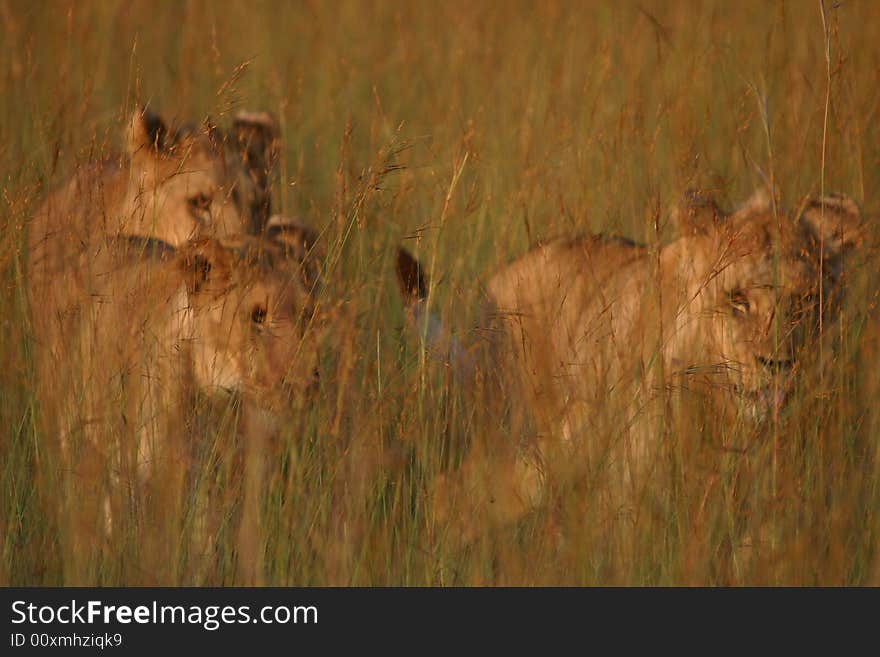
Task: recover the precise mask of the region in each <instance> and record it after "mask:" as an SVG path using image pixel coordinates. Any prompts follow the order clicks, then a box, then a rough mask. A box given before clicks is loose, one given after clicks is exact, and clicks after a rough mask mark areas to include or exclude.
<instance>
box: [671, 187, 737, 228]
mask: <svg viewBox="0 0 880 657" xmlns="http://www.w3.org/2000/svg"><path fill="white" fill-rule="evenodd" d="M724 217H725V215H724V213H723V212H722V211H721V210H720V209H719V208H718V204H717V203H716V202H715V198H714V197H713V196H711V195H710V194H708V193H707V192H703V191H701V190H698V189H688V190H687V191H686V192H685V193H684V197H683V198H682V199H681V200H680V201H679V202H678V203H677V204H676V205H675V206H674V207H673V209H672V219H673V221H674V222H675V223H677V224H678V227H679V230H680V231H681V234H682V235H695V234H697V233H705V232H707V231H709V230H711V229H712V228H714V227H715V226H718V225H719V224H720V223H721V222H722V221H724Z"/></svg>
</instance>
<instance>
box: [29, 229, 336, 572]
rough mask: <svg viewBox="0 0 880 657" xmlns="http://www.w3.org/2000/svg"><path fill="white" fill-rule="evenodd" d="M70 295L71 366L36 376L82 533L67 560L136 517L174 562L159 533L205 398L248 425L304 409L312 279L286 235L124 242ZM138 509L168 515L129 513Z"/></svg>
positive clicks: (312, 333) (67, 360)
mask: <svg viewBox="0 0 880 657" xmlns="http://www.w3.org/2000/svg"><path fill="white" fill-rule="evenodd" d="M279 231H283V232H284V234H285V237H288V238H290V235H291V234H292V233H296V234H299V230H298V229H297V228H295V227H290V228H283V229H279ZM279 235H280V233H279ZM64 284H65V285H66V286H67V290H66V294H67V296H68V298H71V299H77V300H78V303H76V304H74V305H72V306H71V309H70V311H69V312H68V313H67V314H66V315H65V316H64V320H63V323H62V324H61V326H60V328H61V331H59V333H58V335H59V336H63V346H60V348H59V349H57V351H58V352H62V351H63V352H64V358H62V359H59V360H58V361H56V362H55V364H54V366H53V367H51V368H47V369H45V370H44V371H42V372H40V373H39V374H40V376H41V377H42V380H43V381H44V385H43V386H41V390H42V391H43V393H44V394H43V395H42V398H41V403H42V406H43V407H42V409H41V410H42V414H43V417H44V427H45V428H46V435H48V436H51V435H58V436H59V437H60V439H61V440H60V445H59V446H60V452H59V453H58V457H59V462H60V463H63V464H64V468H65V470H66V471H69V472H70V473H72V474H73V475H74V476H72V477H70V478H69V482H70V487H71V489H70V490H69V493H70V494H69V496H68V499H69V500H71V501H74V500H75V502H74V503H73V505H71V506H69V507H68V509H67V511H68V512H67V514H66V515H67V517H68V519H69V521H71V522H75V523H78V524H79V526H76V527H74V528H73V529H72V531H71V532H69V533H67V535H68V536H74V537H78V539H79V540H82V541H83V542H84V545H79V546H72V549H71V550H69V551H68V553H69V554H71V555H78V554H83V551H84V550H85V553H86V554H88V553H89V547H90V546H91V545H92V543H93V542H94V541H99V542H100V540H102V537H103V538H106V536H105V534H106V530H107V527H106V526H105V525H106V523H107V522H108V521H110V520H112V522H113V523H114V524H116V523H117V522H118V519H119V518H129V519H135V521H136V522H142V521H143V522H152V523H153V524H152V526H151V528H150V530H149V531H148V532H144V534H143V536H144V537H146V540H150V541H155V543H151V544H152V547H153V549H154V550H158V552H157V554H162V555H166V556H167V551H166V548H167V547H168V546H167V545H166V546H164V547H163V546H162V542H161V541H162V539H163V538H164V539H169V540H170V539H171V538H172V536H170V535H166V534H163V533H162V532H160V531H158V527H160V526H162V521H161V519H162V518H180V517H183V515H185V514H184V513H183V511H184V509H185V507H182V506H180V505H181V504H185V502H186V497H185V495H184V490H185V488H184V486H183V483H184V481H185V479H186V477H185V475H186V472H187V470H188V468H189V467H190V463H191V462H192V458H193V454H194V451H195V450H197V449H198V444H197V438H198V436H193V435H191V433H190V430H189V427H191V426H192V424H193V412H194V408H195V404H194V400H195V398H196V396H197V395H200V396H203V397H207V398H211V397H215V398H216V397H219V398H221V399H225V400H231V399H232V397H231V396H235V397H238V398H240V399H241V404H242V409H243V413H244V414H245V421H246V422H250V421H251V415H259V416H261V421H262V422H264V423H265V421H266V420H265V417H269V418H271V417H281V415H280V414H281V411H283V409H284V408H285V407H287V406H289V405H290V403H291V400H292V399H297V398H301V397H302V396H303V395H304V394H305V393H306V391H307V390H308V389H309V388H311V387H312V386H313V385H314V384H315V382H316V379H315V376H316V375H315V371H316V370H315V368H316V358H317V346H318V343H319V342H320V339H321V336H322V330H321V321H320V319H319V317H318V316H317V313H316V311H315V307H314V303H313V300H314V292H315V290H314V285H315V282H314V281H313V280H312V279H311V278H310V276H309V275H308V274H307V272H305V270H304V269H303V268H302V259H301V258H300V257H299V256H298V254H296V253H294V252H292V251H291V248H290V246H289V244H287V243H285V241H284V240H282V239H279V236H278V235H276V236H274V237H272V236H269V237H265V238H257V237H242V236H239V237H235V238H225V239H223V240H218V239H216V238H201V239H197V240H193V241H190V242H187V243H185V244H183V245H181V246H180V247H179V248H178V249H175V248H174V247H172V246H170V245H168V244H166V243H164V242H161V241H159V240H155V239H152V238H147V239H144V238H137V237H128V236H121V237H117V238H111V239H108V240H105V241H104V242H103V243H101V244H100V245H99V248H98V249H97V250H96V251H95V252H94V253H85V254H83V255H82V263H81V266H80V267H76V268H73V269H72V270H71V272H70V274H69V275H68V277H67V278H66V279H65V281H64ZM226 403H228V402H226ZM252 437H253V438H254V439H256V440H260V439H261V438H262V437H261V436H250V435H248V436H246V438H252ZM157 482H158V483H157ZM102 500H105V501H102ZM111 500H112V503H111V502H110V501H111ZM143 500H152V502H153V503H151V504H149V505H148V508H149V509H152V511H153V513H154V514H156V513H158V514H159V515H157V516H154V517H152V520H150V519H149V518H146V519H144V517H142V516H141V515H140V514H134V515H133V516H132V515H130V514H126V513H122V510H124V509H126V508H137V506H139V505H140V504H141V502H142V501H143ZM132 505H134V507H132ZM81 565H82V564H80V566H81ZM80 572H81V571H80Z"/></svg>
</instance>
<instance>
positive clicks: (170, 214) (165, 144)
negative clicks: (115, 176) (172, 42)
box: [117, 111, 275, 246]
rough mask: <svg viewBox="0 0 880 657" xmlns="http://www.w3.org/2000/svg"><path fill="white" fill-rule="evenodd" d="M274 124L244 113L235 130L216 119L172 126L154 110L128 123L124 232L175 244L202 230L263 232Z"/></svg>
mask: <svg viewBox="0 0 880 657" xmlns="http://www.w3.org/2000/svg"><path fill="white" fill-rule="evenodd" d="M274 152H275V139H274V124H273V123H272V122H271V120H270V119H269V118H268V117H264V116H263V115H252V114H251V113H248V114H243V115H241V116H239V117H237V118H236V120H235V123H234V124H233V130H232V133H231V134H228V135H227V134H223V133H221V132H220V131H219V130H218V129H216V128H214V127H213V126H206V127H205V129H204V130H196V129H194V128H185V129H181V130H178V131H176V132H173V133H172V132H171V131H169V130H168V128H166V126H165V124H164V122H163V121H162V120H161V119H160V118H159V117H158V116H155V115H153V114H151V113H150V112H147V111H144V112H136V113H135V115H134V116H133V117H132V120H131V123H130V125H129V128H128V155H129V159H130V172H129V180H128V185H127V188H126V192H125V197H124V200H123V207H122V208H121V210H120V216H121V217H123V219H122V221H123V225H122V226H121V227H120V230H119V231H117V232H121V233H127V234H132V235H144V236H151V237H156V238H159V239H162V240H164V241H165V242H168V243H169V244H172V245H175V246H177V245H180V244H183V243H184V242H185V241H186V240H188V239H190V238H192V237H195V236H198V235H217V236H224V235H231V234H236V233H240V232H251V233H256V232H259V230H261V229H262V227H263V226H265V222H266V220H267V219H268V217H269V212H270V207H269V190H268V185H269V169H270V168H271V166H272V163H273V160H274Z"/></svg>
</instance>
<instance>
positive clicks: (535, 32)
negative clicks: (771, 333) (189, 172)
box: [0, 0, 880, 586]
mask: <svg viewBox="0 0 880 657" xmlns="http://www.w3.org/2000/svg"><path fill="white" fill-rule="evenodd" d="M878 35H880V5H878V4H877V3H875V2H870V1H868V0H864V1H858V0H850V1H847V2H842V3H834V2H831V1H826V2H825V3H824V7H823V5H822V3H820V2H818V1H812V0H809V1H808V0H804V1H781V0H773V1H771V0H765V1H754V2H753V1H748V2H727V1H721V0H705V1H698V0H693V1H690V2H684V1H682V2H674V1H669V2H651V1H650V0H645V1H644V2H632V1H630V0H621V1H618V2H600V1H595V2H593V1H590V2H555V1H548V2H519V1H515V2H459V1H457V0H453V1H450V2H429V1H425V0H414V1H408V2H393V1H392V2H352V1H349V0H342V1H340V2H246V3H245V2H231V1H224V2H207V1H199V0H192V1H188V2H140V1H125V2H117V1H115V0H105V1H102V2H24V1H21V2H20V1H16V0H12V1H10V0H0V188H2V194H0V208H2V210H0V322H2V333H0V584H3V585H7V586H28V585H71V584H86V585H129V584H167V585H236V584H243V583H256V584H271V585H281V586H292V585H356V586H361V585H374V586H385V585H405V586H414V585H418V586H472V585H528V586H533V585H661V586H667V585H838V586H839V585H844V586H850V585H880V513H878V512H880V452H878V447H880V410H878V408H877V406H878V394H880V385H878V383H880V379H878V366H880V318H878V316H877V308H876V304H877V292H878V289H880V288H878V284H880V277H878V276H877V273H876V267H877V262H878V260H877V258H876V257H874V256H873V252H874V249H875V248H876V244H878V243H880V242H878V238H880V227H878V224H877V221H878V219H876V217H880V215H878V211H880V197H878V193H877V189H878V183H880V128H878V122H880V114H878V106H880V41H878ZM143 104H147V105H149V107H150V108H152V109H154V110H155V111H158V112H160V113H162V115H163V116H164V117H166V118H167V119H168V120H169V121H171V122H174V121H181V122H182V121H192V122H195V123H199V122H201V121H203V120H204V119H206V118H207V117H210V119H211V120H212V121H216V122H217V123H220V124H223V123H228V121H229V120H230V117H231V116H232V115H233V113H234V112H236V111H238V110H241V109H254V110H263V111H268V112H269V113H271V114H272V115H273V116H274V117H276V119H277V122H278V125H279V129H280V144H281V152H280V156H279V158H278V165H277V168H276V171H275V172H274V174H273V178H272V201H273V206H274V209H275V211H278V212H282V213H284V214H285V215H289V216H294V217H297V218H298V219H300V220H301V221H303V222H305V223H307V224H309V225H311V226H313V227H314V228H315V229H316V230H317V231H319V233H320V236H321V237H320V240H321V243H322V245H323V248H324V249H325V251H326V253H327V254H328V255H327V258H326V259H325V261H324V264H323V274H324V279H325V280H326V281H327V285H326V287H325V289H324V291H323V292H322V293H321V294H323V295H326V296H327V299H328V303H333V304H336V305H338V306H339V307H341V308H342V313H343V315H344V317H346V318H347V319H346V321H344V322H343V321H340V322H339V324H338V326H337V327H336V329H337V330H336V335H335V341H334V342H333V343H331V344H327V345H325V346H324V347H322V351H321V354H320V358H319V363H320V366H319V369H320V389H319V391H318V392H317V394H315V395H314V396H313V398H311V399H309V400H308V403H303V404H300V405H298V406H297V407H296V408H294V409H291V413H290V414H289V415H290V420H289V422H288V423H287V425H286V426H285V428H284V430H283V431H282V432H281V436H280V439H279V440H278V441H276V442H275V443H273V445H272V446H271V448H270V449H272V450H273V452H272V459H271V463H272V467H270V469H269V471H268V473H267V476H266V477H265V481H263V482H261V483H262V484H263V490H262V492H261V493H260V494H254V492H253V491H250V492H249V491H247V490H245V489H244V488H245V486H244V484H243V481H245V480H246V478H245V477H244V476H243V474H242V472H243V470H244V469H245V467H246V466H245V465H243V462H244V461H245V460H246V459H245V455H246V454H247V445H244V444H242V442H243V441H242V440H241V434H240V432H239V431H238V428H237V427H238V424H237V422H236V416H237V413H238V411H239V409H238V407H237V406H236V404H235V403H234V402H233V401H230V402H228V403H227V404H225V405H223V404H221V405H220V407H219V408H218V407H217V406H218V405H217V403H216V402H214V403H209V402H208V401H207V400H201V401H200V402H199V404H200V407H199V408H196V409H193V412H192V422H193V423H196V426H197V429H198V430H197V431H195V434H196V435H197V438H198V441H199V445H198V446H197V449H196V452H197V454H198V455H199V457H198V460H197V462H196V463H195V465H194V466H193V468H192V471H191V473H190V475H191V476H190V483H189V485H188V488H187V493H186V494H185V496H184V498H183V499H180V500H173V501H171V502H169V503H168V505H167V508H165V509H164V510H163V514H162V515H163V523H164V524H163V526H164V527H166V528H167V527H168V526H173V527H174V528H175V529H174V531H173V532H169V533H167V534H163V536H165V538H164V539H163V543H164V544H163V546H162V550H163V552H162V554H163V555H165V556H164V557H163V558H161V559H158V558H156V556H155V554H153V551H154V550H155V549H156V545H155V541H151V540H150V539H149V536H150V527H149V518H147V519H146V520H145V519H140V520H135V519H129V520H126V519H125V518H122V519H120V520H115V521H114V527H113V531H112V532H111V533H108V532H106V531H104V530H102V529H101V528H99V527H96V526H94V525H91V526H88V525H87V524H85V523H76V522H71V521H70V518H69V511H70V509H71V508H72V505H73V507H75V506H76V504H78V503H81V502H80V500H79V499H77V496H76V493H75V491H76V490H77V485H78V483H77V482H76V481H71V477H74V476H75V475H74V474H73V473H72V472H70V471H68V470H66V469H65V467H64V465H63V464H62V463H61V462H60V461H59V460H58V458H57V450H56V449H53V448H52V445H53V441H56V440H57V437H56V436H51V435H45V432H44V431H43V430H42V429H41V423H40V413H41V400H40V399H38V398H37V396H36V394H35V382H34V381H35V369H34V353H35V350H36V349H38V348H39V345H37V344H35V343H34V341H33V336H32V334H31V331H30V325H31V321H30V308H31V307H32V306H35V305H38V304H40V303H41V300H40V299H29V298H28V293H27V286H26V281H27V276H28V269H27V231H28V227H29V223H30V221H31V217H32V216H33V213H34V212H35V211H36V210H37V208H38V207H39V204H40V202H41V199H43V198H44V197H45V195H46V193H47V191H48V190H51V189H53V188H56V187H57V186H59V185H61V184H62V183H63V182H64V181H65V180H66V179H68V178H69V176H70V175H71V174H72V173H73V172H74V171H75V170H76V169H77V167H81V166H84V165H86V164H87V163H89V162H92V161H95V160H96V159H98V158H99V157H101V156H102V155H106V154H111V153H116V152H119V151H120V150H121V148H122V139H123V137H122V135H123V131H124V126H125V123H126V121H127V120H128V117H129V116H130V115H131V113H132V112H133V111H134V110H135V109H136V108H137V107H139V106H141V105H143ZM768 185H770V186H773V187H775V188H776V189H777V190H778V194H779V199H780V200H781V202H782V204H783V205H785V206H786V207H791V206H794V205H796V204H797V203H798V200H799V199H801V198H802V197H804V196H805V195H807V194H819V193H823V192H824V193H827V192H829V191H837V192H843V193H845V194H848V195H849V196H851V197H852V198H853V199H855V200H856V201H857V202H858V204H859V205H860V207H861V209H862V214H863V216H864V217H865V219H866V222H867V231H866V235H867V239H866V245H865V246H864V247H863V250H862V254H861V256H860V257H859V258H858V259H854V260H853V261H851V262H850V263H848V264H847V271H846V276H845V280H846V297H845V301H844V303H843V306H842V308H841V311H840V316H839V320H838V321H836V322H834V323H829V324H828V325H827V326H826V327H825V329H824V330H823V332H822V334H821V335H819V336H817V337H816V338H815V340H813V341H812V342H811V343H810V344H809V345H807V347H806V349H805V353H804V356H803V359H802V362H801V363H799V366H798V370H797V382H796V385H795V388H794V390H793V392H792V394H791V395H790V397H789V399H788V400H787V402H786V404H785V405H784V406H783V407H782V408H780V409H779V412H778V413H776V414H774V416H773V418H772V419H771V420H769V421H765V422H759V423H756V422H750V421H748V419H746V418H740V419H739V420H738V421H737V422H734V423H730V422H722V421H721V420H719V419H717V418H716V417H715V416H713V414H712V413H711V412H704V409H703V408H702V407H701V406H700V402H699V401H693V402H691V403H693V405H694V408H693V409H692V412H684V413H679V414H677V415H676V418H677V420H676V421H670V422H663V421H659V422H658V423H657V426H656V440H658V441H661V442H662V444H663V454H664V459H665V462H666V465H667V467H664V468H658V469H657V471H656V472H657V474H656V476H655V478H654V481H652V482H651V487H650V494H646V495H645V496H644V497H643V498H642V499H640V500H639V501H638V502H637V504H636V505H635V507H634V510H633V511H631V512H628V513H626V514H621V513H619V512H618V509H616V508H614V507H613V505H609V504H608V503H607V498H606V497H605V496H604V495H603V494H602V491H601V490H600V489H599V484H598V483H597V482H599V481H600V479H601V477H598V476H595V473H590V472H587V473H583V474H582V475H581V476H580V477H576V478H574V479H566V480H560V481H558V482H555V483H554V484H553V485H550V486H548V487H547V490H546V491H545V495H544V497H543V499H542V501H541V503H540V504H538V505H536V506H535V507H534V508H531V509H529V510H528V511H527V512H526V513H523V514H521V515H519V517H517V518H515V519H513V520H510V519H508V518H507V517H506V515H505V512H504V511H503V510H501V511H496V510H495V509H494V508H493V507H494V506H501V505H503V504H504V503H505V501H504V500H495V499H493V498H492V495H491V494H486V495H483V494H481V493H480V491H475V492H473V494H470V495H467V496H465V497H466V498H467V499H458V500H457V506H456V507H455V508H454V510H453V511H452V512H451V513H450V512H449V510H448V509H446V508H441V506H442V505H441V504H439V503H438V502H437V499H436V497H435V495H434V492H435V491H436V490H437V486H436V482H437V481H438V480H440V479H441V478H444V477H449V476H452V475H454V472H455V470H456V468H457V466H458V465H459V464H460V463H462V462H463V460H464V454H465V453H466V451H467V450H468V449H470V448H471V447H472V446H473V445H474V444H475V443H480V442H481V441H484V440H485V439H486V437H487V436H489V437H494V438H497V439H498V440H500V441H502V442H503V441H507V442H508V443H510V444H517V443H518V442H519V441H521V440H522V439H523V438H524V437H523V436H521V435H518V431H519V429H520V427H518V426H516V425H513V424H510V423H507V422H506V420H505V419H504V417H498V418H497V421H493V420H491V419H487V417H485V416H484V415H485V414H480V413H475V412H474V409H473V408H471V407H470V404H469V399H470V398H469V397H468V396H467V395H465V394H463V393H462V391H461V389H460V386H459V385H458V383H457V382H456V379H455V377H454V376H452V375H451V374H450V372H449V369H448V367H447V366H446V365H445V364H444V363H442V362H437V361H435V360H433V359H431V358H430V357H428V356H427V355H426V354H425V353H424V350H423V349H422V348H421V347H420V344H419V340H418V338H417V337H414V336H413V335H412V334H411V333H410V332H408V331H407V329H406V321H405V313H404V309H403V304H402V302H401V300H400V295H399V292H398V288H397V283H396V281H395V257H396V251H397V248H398V246H400V245H403V246H405V247H406V248H407V249H409V250H410V251H412V252H413V253H414V254H415V255H416V256H417V257H418V258H419V259H420V260H421V262H422V263H423V265H424V267H425V271H426V273H427V274H428V275H429V276H430V281H431V283H430V284H431V288H430V289H431V292H430V295H431V296H430V299H431V304H432V307H433V309H434V311H435V313H436V314H437V315H438V316H440V317H441V318H442V319H443V320H444V321H445V322H446V323H447V324H448V325H449V326H450V327H451V329H452V330H453V331H455V332H456V333H457V334H461V335H466V334H467V331H468V329H469V327H471V326H472V325H473V323H474V322H475V321H476V317H477V313H478V310H479V299H480V289H481V281H484V280H485V279H486V278H487V277H488V276H489V275H490V274H491V272H493V271H494V270H495V269H497V268H498V267H499V266H501V265H503V264H504V263H506V262H509V261H510V260H511V259H512V258H514V257H516V256H518V255H521V254H522V253H524V252H525V251H526V250H527V249H528V248H529V247H530V245H533V244H535V243H538V242H540V241H541V240H544V239H547V238H550V237H553V236H556V235H566V234H568V235H573V234H576V233H579V232H583V231H594V232H604V233H613V234H617V235H621V236H624V237H627V238H630V239H633V240H636V241H638V242H642V243H646V244H659V243H663V242H664V241H668V240H669V239H672V238H673V237H674V236H675V234H676V227H675V225H674V223H673V221H672V220H671V219H670V213H669V211H668V209H669V208H670V207H671V206H672V205H673V204H674V203H675V202H676V200H677V199H679V198H681V195H682V194H683V193H684V191H685V190H686V189H688V188H700V189H711V190H712V191H713V193H714V194H715V195H716V196H717V198H718V199H719V200H720V201H721V202H722V204H723V205H724V206H725V207H727V208H732V207H735V206H736V204H737V203H739V202H741V201H743V200H744V199H746V198H747V197H749V195H750V194H751V193H752V192H753V190H755V189H756V188H758V187H760V186H768ZM70 348H71V349H76V345H75V344H71V347H70ZM681 403H683V404H685V405H686V404H687V403H689V402H688V401H687V400H686V399H685V401H683V402H681ZM685 410H686V411H687V409H685ZM682 418H684V419H682ZM621 421H622V420H621ZM606 425H607V426H608V427H609V429H608V430H609V431H611V430H612V429H611V427H613V422H605V423H604V424H603V425H602V426H606ZM156 476H157V477H159V478H160V485H161V473H159V474H157V475H156ZM82 499H83V500H86V499H88V498H86V497H84V498H82ZM194 509H199V510H201V511H200V513H202V514H203V515H204V516H205V517H208V518H210V523H209V524H210V526H211V530H210V533H209V539H208V540H207V541H206V539H205V530H204V528H202V527H200V525H199V522H198V521H197V520H196V518H197V517H199V514H198V513H196V512H195V511H194ZM243 518H249V519H250V520H249V522H250V525H249V527H250V533H249V535H248V536H247V540H244V541H243V540H242V532H241V531H240V526H241V523H242V522H243V520H242V519H243ZM139 523H140V524H139ZM144 523H146V524H144ZM462 526H467V527H470V528H473V527H477V528H478V531H476V532H474V531H470V532H469V533H468V536H467V538H466V540H465V539H464V538H463V537H462V531H460V528H461V527H462ZM145 537H146V538H145ZM206 542H207V543H209V545H207V547H206V546H205V543H206ZM245 561H247V562H248V563H245Z"/></svg>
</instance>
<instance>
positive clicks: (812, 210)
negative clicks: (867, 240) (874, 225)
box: [799, 194, 864, 258]
mask: <svg viewBox="0 0 880 657" xmlns="http://www.w3.org/2000/svg"><path fill="white" fill-rule="evenodd" d="M802 208H803V210H802V211H801V215H800V217H799V221H800V224H801V226H802V227H803V228H804V230H805V231H806V232H807V235H808V236H809V237H810V238H811V239H812V240H813V241H814V242H815V244H816V245H819V244H821V246H822V250H823V252H824V254H825V256H826V257H830V258H835V257H838V256H840V255H842V254H844V253H845V252H846V251H848V250H850V249H854V248H858V247H859V246H861V244H862V242H863V239H864V225H863V222H862V213H861V211H860V210H859V206H858V205H856V202H855V201H854V200H852V199H851V198H850V197H849V196H846V195H845V194H827V195H825V196H821V197H818V198H817V197H814V196H811V197H809V198H808V199H807V200H806V202H805V203H804V204H803V205H802Z"/></svg>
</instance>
